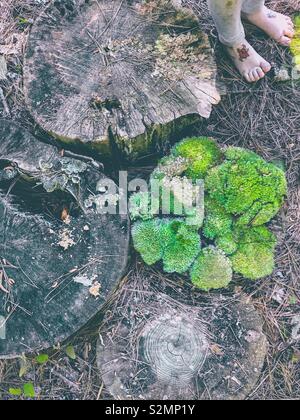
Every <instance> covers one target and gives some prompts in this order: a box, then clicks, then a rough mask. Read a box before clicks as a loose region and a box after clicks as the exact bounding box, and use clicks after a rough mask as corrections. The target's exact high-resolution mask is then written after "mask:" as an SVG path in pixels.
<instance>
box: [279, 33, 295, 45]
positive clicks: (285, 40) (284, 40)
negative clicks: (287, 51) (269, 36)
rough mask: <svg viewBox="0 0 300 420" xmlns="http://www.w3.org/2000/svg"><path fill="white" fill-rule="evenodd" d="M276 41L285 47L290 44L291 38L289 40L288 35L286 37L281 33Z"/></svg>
mask: <svg viewBox="0 0 300 420" xmlns="http://www.w3.org/2000/svg"><path fill="white" fill-rule="evenodd" d="M278 42H279V44H281V45H283V46H285V47H288V46H290V45H291V42H292V40H291V38H290V37H288V36H286V35H283V36H282V37H280V38H279V40H278Z"/></svg>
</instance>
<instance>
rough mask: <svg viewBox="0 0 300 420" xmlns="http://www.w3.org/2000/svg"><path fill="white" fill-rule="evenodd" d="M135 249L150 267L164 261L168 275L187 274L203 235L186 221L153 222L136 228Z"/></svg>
mask: <svg viewBox="0 0 300 420" xmlns="http://www.w3.org/2000/svg"><path fill="white" fill-rule="evenodd" d="M132 238H133V244H134V247H135V249H136V250H137V251H138V252H139V253H140V254H141V256H142V258H143V260H144V261H145V263H146V264H148V265H153V264H155V263H157V262H158V261H160V260H162V261H163V265H164V270H165V271H166V272H167V273H179V274H182V273H185V272H186V271H188V269H189V268H190V266H191V265H192V263H193V262H194V260H195V258H196V257H197V255H198V254H199V252H200V249H201V240H200V235H199V234H198V233H197V231H195V230H194V229H193V228H191V227H189V226H187V225H186V224H185V222H184V221H183V220H176V219H173V220H169V219H158V218H157V219H153V220H147V221H141V222H137V223H135V224H134V226H133V228H132Z"/></svg>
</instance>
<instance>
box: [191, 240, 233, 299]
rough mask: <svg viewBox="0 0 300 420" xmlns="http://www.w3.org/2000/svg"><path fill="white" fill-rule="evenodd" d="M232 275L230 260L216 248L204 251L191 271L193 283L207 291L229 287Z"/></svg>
mask: <svg viewBox="0 0 300 420" xmlns="http://www.w3.org/2000/svg"><path fill="white" fill-rule="evenodd" d="M232 275H233V272H232V266H231V262H230V260H229V259H228V258H227V257H226V255H225V254H224V253H223V252H222V251H221V250H219V249H217V248H214V247H208V248H205V249H203V250H202V252H201V254H200V256H199V257H198V258H197V260H196V261H195V263H194V265H193V267H192V269H191V279H192V283H193V284H194V285H195V286H196V287H198V288H199V289H202V290H205V291H209V290H211V289H221V288H223V287H227V286H228V284H229V283H230V282H231V280H232Z"/></svg>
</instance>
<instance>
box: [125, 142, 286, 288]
mask: <svg viewBox="0 0 300 420" xmlns="http://www.w3.org/2000/svg"><path fill="white" fill-rule="evenodd" d="M210 152H211V153H210ZM172 153H173V154H172V155H171V156H168V157H167V158H165V159H162V160H161V161H160V163H159V165H158V168H157V169H156V170H155V171H154V172H153V174H152V176H151V180H152V181H154V180H156V181H157V180H158V181H160V183H159V184H160V185H159V188H158V189H157V194H158V196H159V197H158V203H159V204H158V209H159V212H153V211H152V209H151V206H150V201H151V200H150V198H151V196H150V194H148V193H139V194H135V195H134V196H133V197H132V198H131V200H130V202H131V204H134V206H131V207H130V208H131V217H132V220H134V221H135V220H137V222H136V223H135V224H134V226H133V228H132V236H133V242H134V246H135V248H136V250H137V251H138V252H139V253H140V254H141V256H142V258H143V259H144V261H145V262H146V263H147V264H149V265H152V264H155V263H157V262H158V261H162V263H163V269H164V271H165V272H168V273H180V274H182V273H186V272H188V271H189V272H190V276H191V279H192V282H193V284H194V285H195V286H197V287H199V288H201V289H203V290H211V289H219V288H222V287H226V286H227V285H228V284H229V282H230V281H231V279H232V275H233V271H234V272H236V273H239V274H241V275H243V276H244V277H245V278H248V279H253V280H255V279H259V278H262V277H265V276H267V275H270V274H271V273H272V271H273V269H274V251H275V246H276V238H275V236H274V235H273V234H272V233H271V232H270V231H269V230H268V228H267V227H266V226H264V225H265V223H267V222H268V221H269V220H270V219H271V218H272V217H273V216H274V215H275V214H276V213H277V212H278V210H279V208H280V207H281V205H282V203H283V201H284V197H285V195H286V193H287V183H286V179H285V175H284V172H283V170H282V169H281V168H279V167H277V166H275V165H274V164H271V163H268V162H266V161H265V160H264V159H262V158H261V157H260V156H258V155H257V154H255V153H253V152H251V151H248V150H245V149H241V148H235V147H229V148H227V149H226V151H225V152H224V154H223V155H222V154H221V152H220V151H219V149H218V148H217V146H216V145H215V143H214V142H213V141H212V140H211V139H201V138H200V139H198V138H192V139H185V140H184V141H182V142H181V143H179V144H178V145H177V146H175V147H174V149H173V152H172ZM222 157H223V163H221V164H220V160H221V158H222ZM211 165H218V166H214V167H211ZM206 173H207V176H206V179H205V188H206V190H205V195H206V199H205V203H204V204H205V214H203V211H202V209H198V208H195V207H194V206H191V203H194V202H195V197H196V195H197V194H196V191H197V190H196V189H195V184H196V183H195V182H192V183H191V182H190V181H189V179H188V178H187V177H188V176H189V177H191V176H192V177H195V178H194V181H195V179H196V174H197V177H198V176H200V177H203V176H204V174H206ZM197 184H198V183H197ZM198 192H199V190H198ZM152 193H153V190H152ZM132 207H133V210H132ZM167 210H169V213H168V212H166V211H167ZM177 210H178V212H177ZM182 210H183V211H182ZM167 214H168V218H167V217H166V215H167ZM172 216H173V218H171V217H172ZM151 218H152V219H151ZM203 219H204V224H203ZM202 227H203V230H202V233H203V234H204V236H205V241H206V244H207V245H208V244H213V245H214V246H208V247H206V248H204V249H203V250H202V251H201V237H200V234H199V230H200V229H201V228H202Z"/></svg>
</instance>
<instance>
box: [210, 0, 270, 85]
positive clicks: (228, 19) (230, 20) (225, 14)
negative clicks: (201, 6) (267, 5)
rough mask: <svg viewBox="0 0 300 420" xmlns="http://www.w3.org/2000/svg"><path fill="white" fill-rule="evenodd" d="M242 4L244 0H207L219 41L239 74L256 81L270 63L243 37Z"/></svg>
mask: <svg viewBox="0 0 300 420" xmlns="http://www.w3.org/2000/svg"><path fill="white" fill-rule="evenodd" d="M249 1H252V0H249ZM253 1H256V0H253ZM259 1H260V2H262V1H263V0H259ZM243 4H244V0H208V5H209V9H210V12H211V14H212V17H213V19H214V21H215V23H216V27H217V30H218V33H219V38H220V41H221V42H222V43H223V44H224V45H225V46H226V47H227V51H228V52H229V55H230V57H231V58H232V60H233V62H234V64H235V66H236V67H237V69H238V70H239V72H240V73H241V75H242V76H243V77H244V78H245V79H246V80H247V81H248V82H256V81H258V80H259V79H261V78H263V77H264V76H265V74H266V73H267V72H268V71H270V69H271V65H270V64H269V63H268V62H267V61H266V60H264V59H263V58H262V57H261V56H260V55H259V54H258V53H257V52H256V51H255V50H254V48H253V47H252V46H251V45H250V44H249V43H248V42H247V40H246V38H245V31H244V27H243V24H242V19H241V14H242V7H243Z"/></svg>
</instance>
